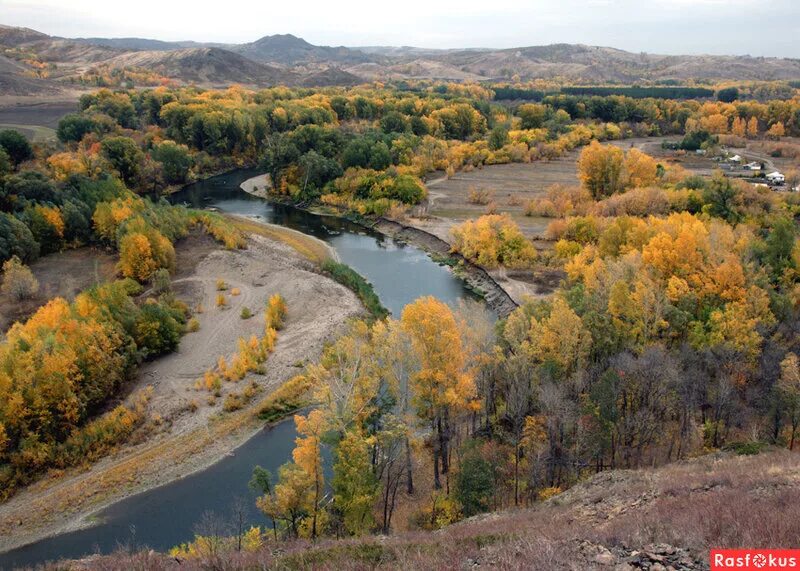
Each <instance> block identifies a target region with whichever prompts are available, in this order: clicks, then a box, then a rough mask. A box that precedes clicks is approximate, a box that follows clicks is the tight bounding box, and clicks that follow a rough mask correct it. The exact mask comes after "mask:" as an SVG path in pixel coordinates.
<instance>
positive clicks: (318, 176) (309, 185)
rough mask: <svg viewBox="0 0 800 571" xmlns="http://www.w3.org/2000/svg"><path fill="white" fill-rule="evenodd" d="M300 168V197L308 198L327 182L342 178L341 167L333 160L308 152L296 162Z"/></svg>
mask: <svg viewBox="0 0 800 571" xmlns="http://www.w3.org/2000/svg"><path fill="white" fill-rule="evenodd" d="M297 164H298V166H299V168H300V176H299V181H298V182H299V186H300V196H301V197H302V198H304V199H305V198H309V197H312V196H315V195H316V194H318V193H319V191H320V189H322V187H323V186H325V184H326V183H327V182H329V181H332V180H333V179H335V178H337V177H340V176H342V167H341V166H339V163H338V162H337V161H335V160H333V159H329V158H327V157H325V156H323V155H320V154H319V153H317V152H316V151H309V152H307V153H306V154H304V155H303V156H302V157H300V159H299V160H298V161H297Z"/></svg>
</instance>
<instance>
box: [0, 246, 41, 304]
mask: <svg viewBox="0 0 800 571" xmlns="http://www.w3.org/2000/svg"><path fill="white" fill-rule="evenodd" d="M2 289H3V293H4V294H6V295H8V296H10V297H11V298H12V299H14V300H15V301H22V300H23V299H28V298H30V297H33V295H34V294H36V292H37V291H39V282H38V281H37V280H36V277H34V275H33V272H31V270H30V268H29V267H28V266H26V265H24V264H23V263H22V262H21V261H20V259H19V258H18V257H17V256H13V257H12V258H11V259H9V260H6V261H5V262H4V263H3V288H2Z"/></svg>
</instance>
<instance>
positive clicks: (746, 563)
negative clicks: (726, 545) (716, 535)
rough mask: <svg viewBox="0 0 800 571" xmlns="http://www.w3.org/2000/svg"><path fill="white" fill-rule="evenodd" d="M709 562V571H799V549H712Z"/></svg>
mask: <svg viewBox="0 0 800 571" xmlns="http://www.w3.org/2000/svg"><path fill="white" fill-rule="evenodd" d="M709 560H710V562H711V571H721V570H723V569H737V570H738V571H749V570H753V571H760V570H761V569H765V570H766V569H798V570H800V549H712V550H711V553H710V555H709Z"/></svg>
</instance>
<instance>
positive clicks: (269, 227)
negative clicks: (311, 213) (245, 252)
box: [227, 216, 331, 264]
mask: <svg viewBox="0 0 800 571" xmlns="http://www.w3.org/2000/svg"><path fill="white" fill-rule="evenodd" d="M227 218H228V219H229V220H230V221H231V222H232V223H233V225H234V226H235V227H236V228H237V229H239V230H240V231H241V232H244V233H247V234H256V235H258V236H263V237H265V238H269V239H270V240H276V241H278V242H282V243H284V244H286V245H287V246H289V247H291V248H293V249H294V250H296V251H297V253H299V254H300V255H301V256H303V257H304V258H306V259H308V260H311V261H312V262H314V263H317V264H323V263H324V262H326V261H327V260H330V259H331V251H330V249H329V248H328V246H327V245H326V244H325V243H324V242H322V241H321V240H318V239H316V238H314V237H313V236H307V235H306V234H303V233H302V232H297V231H296V230H292V229H291V228H284V227H282V226H276V225H274V224H264V223H261V222H254V221H252V220H247V219H245V218H239V217H235V216H228V217H227Z"/></svg>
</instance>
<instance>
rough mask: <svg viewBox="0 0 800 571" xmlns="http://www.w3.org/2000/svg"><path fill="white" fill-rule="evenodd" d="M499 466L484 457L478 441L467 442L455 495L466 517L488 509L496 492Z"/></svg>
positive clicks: (457, 478)
mask: <svg viewBox="0 0 800 571" xmlns="http://www.w3.org/2000/svg"><path fill="white" fill-rule="evenodd" d="M497 469H498V466H496V465H493V464H492V463H491V462H489V461H488V460H486V459H485V458H483V456H482V455H481V451H480V447H479V446H478V443H477V442H471V443H467V444H466V451H465V452H464V455H463V456H462V458H461V465H460V466H459V471H458V475H457V477H456V491H455V497H456V499H457V500H458V502H459V503H460V504H461V509H462V513H463V515H464V517H472V516H474V515H476V514H479V513H483V512H485V511H488V510H489V508H490V507H491V501H492V498H493V497H494V495H495V493H496V489H495V488H496V480H497V476H496V474H495V472H496V471H497Z"/></svg>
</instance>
